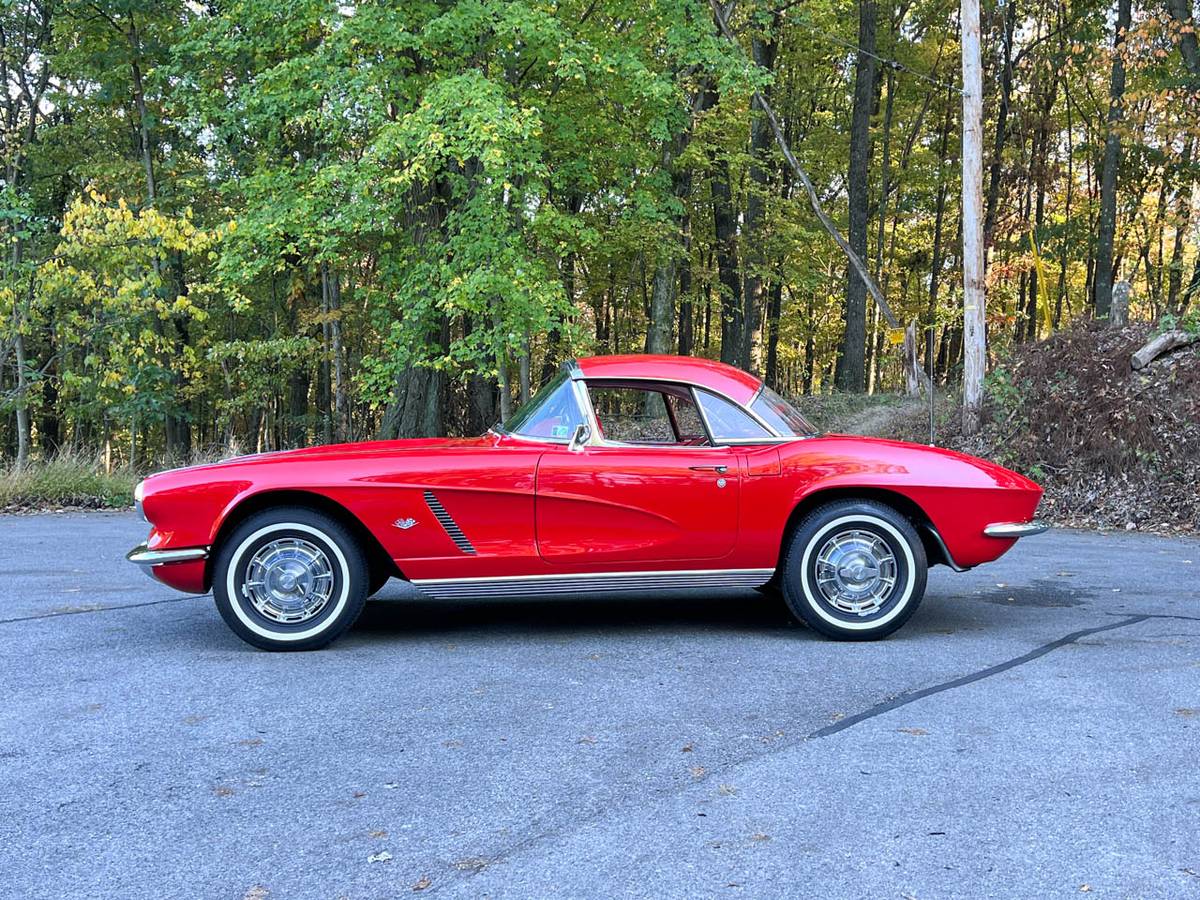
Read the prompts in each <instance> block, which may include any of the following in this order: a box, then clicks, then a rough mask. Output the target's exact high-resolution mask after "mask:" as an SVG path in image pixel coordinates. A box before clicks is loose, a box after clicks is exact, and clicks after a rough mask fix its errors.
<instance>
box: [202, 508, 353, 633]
mask: <svg viewBox="0 0 1200 900" xmlns="http://www.w3.org/2000/svg"><path fill="white" fill-rule="evenodd" d="M369 583H370V582H369V570H368V567H367V561H366V558H365V556H364V554H363V551H362V548H361V547H359V546H358V544H357V542H355V540H354V538H353V536H352V535H351V534H350V533H349V532H348V531H347V530H346V529H345V528H344V527H343V526H342V525H341V524H340V523H339V522H337V521H335V520H333V519H331V518H330V517H328V516H326V515H323V514H321V513H319V512H316V511H315V510H311V509H305V508H303V507H279V508H276V509H268V510H264V511H263V512H260V513H257V514H255V515H253V516H251V517H250V518H249V519H247V520H246V521H245V522H243V523H242V524H241V525H239V526H238V527H237V528H236V529H235V530H234V531H233V533H232V534H231V535H230V536H229V538H228V539H227V540H226V541H224V542H223V544H222V545H221V548H220V550H219V551H218V553H217V555H216V558H215V560H214V563H213V596H214V598H215V599H216V603H217V609H218V610H219V611H220V613H221V618H223V619H224V620H225V623H226V624H227V625H228V626H229V627H230V628H231V629H233V631H234V633H235V634H237V636H238V637H240V638H241V639H242V640H244V641H246V642H247V643H249V644H253V645H254V646H255V647H260V648H262V649H264V650H316V649H318V648H320V647H324V646H327V645H328V644H330V643H331V642H332V641H334V640H335V639H336V638H337V637H339V636H340V635H341V634H342V633H343V632H345V631H346V629H348V628H349V627H350V626H351V625H353V624H354V620H355V619H357V618H358V614H359V613H360V612H362V608H363V603H364V602H365V601H366V598H367V589H368V586H369Z"/></svg>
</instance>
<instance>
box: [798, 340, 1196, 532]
mask: <svg viewBox="0 0 1200 900" xmlns="http://www.w3.org/2000/svg"><path fill="white" fill-rule="evenodd" d="M1152 335H1153V329H1152V328H1151V326H1149V325H1146V324H1137V325H1131V326H1129V327H1127V328H1121V329H1112V328H1105V327H1102V326H1100V325H1095V324H1090V325H1086V326H1079V327H1075V328H1072V329H1069V330H1066V331H1062V332H1060V333H1058V334H1056V335H1054V336H1053V337H1051V338H1049V339H1047V340H1045V341H1040V342H1038V343H1036V344H1028V345H1024V346H1021V347H1018V348H1016V350H1014V351H1013V353H1012V354H1011V355H1010V357H1009V358H1008V359H1007V360H1004V361H1003V362H1002V363H1001V364H999V365H997V366H996V367H995V368H994V369H993V371H992V373H991V375H990V376H989V379H988V399H987V404H986V407H985V414H984V418H985V423H986V424H985V426H984V428H983V430H982V432H981V433H980V434H978V435H975V436H972V437H965V436H964V435H963V434H962V429H961V426H960V416H959V414H958V406H957V402H958V398H957V397H954V398H947V399H946V400H945V401H939V404H938V409H937V416H936V418H937V420H938V428H937V431H938V435H937V442H938V443H939V444H941V445H943V446H947V447H953V448H954V449H957V450H962V451H963V452H966V453H971V454H973V455H976V456H982V457H986V458H988V459H994V460H996V461H997V462H999V463H1001V464H1003V465H1006V466H1009V467H1010V468H1013V469H1016V470H1017V471H1019V472H1023V473H1025V474H1027V475H1029V476H1030V477H1031V478H1034V479H1035V480H1036V481H1038V482H1039V483H1040V484H1042V485H1043V486H1044V487H1045V488H1046V497H1045V500H1043V503H1042V508H1041V515H1043V516H1045V517H1046V518H1048V519H1050V520H1051V521H1053V522H1054V523H1056V524H1060V525H1075V526H1080V527H1088V528H1118V529H1138V530H1145V531H1158V532H1170V533H1173V532H1194V531H1200V343H1197V344H1192V345H1191V346H1189V347H1185V348H1183V349H1179V350H1176V351H1174V352H1172V353H1169V354H1166V355H1164V356H1162V357H1160V358H1159V359H1157V360H1156V361H1154V362H1153V363H1151V364H1150V365H1149V366H1148V367H1146V368H1145V369H1142V370H1140V371H1137V372H1135V371H1133V369H1132V368H1131V366H1130V357H1131V356H1132V355H1133V353H1134V352H1136V351H1137V350H1138V349H1139V348H1140V347H1141V346H1142V345H1143V344H1144V343H1145V342H1146V341H1147V340H1148V339H1149V338H1150V337H1151V336H1152ZM814 401H815V402H814ZM872 401H873V402H870V401H866V400H854V399H852V398H841V399H838V398H811V400H806V401H802V405H803V406H804V407H805V408H806V409H808V410H810V411H811V412H812V415H813V418H814V419H815V420H816V421H817V422H818V424H819V425H821V426H822V427H824V428H829V429H831V430H844V431H849V432H852V433H859V434H877V435H883V436H888V437H898V438H902V439H905V440H914V441H920V442H924V441H926V440H928V423H927V415H928V413H927V409H926V407H925V406H924V404H923V403H922V402H920V401H913V400H903V399H900V398H895V397H878V398H872Z"/></svg>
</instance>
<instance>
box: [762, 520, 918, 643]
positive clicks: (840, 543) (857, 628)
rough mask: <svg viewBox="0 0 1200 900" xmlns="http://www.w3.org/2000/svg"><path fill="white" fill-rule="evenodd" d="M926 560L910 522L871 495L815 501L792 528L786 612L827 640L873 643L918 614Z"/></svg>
mask: <svg viewBox="0 0 1200 900" xmlns="http://www.w3.org/2000/svg"><path fill="white" fill-rule="evenodd" d="M927 574H928V563H927V561H926V558H925V548H924V545H923V544H922V543H921V538H920V537H919V536H918V535H917V532H916V530H915V529H914V528H913V526H912V523H911V522H910V521H909V520H908V519H907V518H906V517H905V516H904V515H902V514H901V513H899V512H898V511H896V510H895V509H893V508H892V507H890V506H887V505H886V504H883V503H879V502H877V501H874V500H841V501H836V502H833V503H829V504H826V505H824V506H820V507H818V508H816V509H814V510H813V511H812V512H810V513H809V514H808V515H807V516H805V518H804V519H803V520H802V521H801V522H800V523H799V525H797V527H796V529H795V531H793V532H792V535H791V538H790V540H789V541H788V545H787V547H786V548H785V551H784V558H783V565H782V566H781V575H782V578H781V583H782V585H783V595H784V599H785V600H786V601H787V605H788V608H789V609H790V610H791V611H792V613H793V614H794V615H795V616H796V617H797V618H798V619H800V620H801V621H802V622H804V623H805V624H806V625H808V626H809V627H811V628H813V629H814V630H816V631H819V632H820V633H821V634H824V635H826V636H827V637H832V638H838V639H841V640H876V639H878V638H881V637H886V636H887V635H889V634H891V633H892V632H893V631H895V630H896V629H897V628H899V627H900V626H901V625H903V624H904V623H905V622H906V621H908V619H909V617H910V616H912V614H913V613H914V612H915V611H916V609H917V607H918V606H919V605H920V603H921V598H922V597H923V596H924V594H925V581H926V577H927Z"/></svg>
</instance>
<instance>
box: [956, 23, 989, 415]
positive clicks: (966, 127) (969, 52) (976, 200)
mask: <svg viewBox="0 0 1200 900" xmlns="http://www.w3.org/2000/svg"><path fill="white" fill-rule="evenodd" d="M961 2H962V6H961V13H960V15H961V20H962V75H963V125H962V130H963V155H962V162H963V173H962V235H963V432H964V433H965V434H974V433H975V432H977V431H978V430H979V424H980V410H981V408H982V406H983V376H984V372H985V370H986V369H987V335H986V330H985V323H986V317H985V306H984V303H985V298H984V265H983V64H982V61H981V58H980V50H979V0H961Z"/></svg>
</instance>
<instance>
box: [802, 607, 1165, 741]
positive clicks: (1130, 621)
mask: <svg viewBox="0 0 1200 900" xmlns="http://www.w3.org/2000/svg"><path fill="white" fill-rule="evenodd" d="M1149 618H1151V616H1149V615H1137V616H1129V617H1127V618H1125V619H1122V620H1121V621H1120V622H1112V623H1111V624H1108V625H1097V626H1096V627H1094V628H1084V629H1081V630H1080V631H1073V632H1071V633H1070V634H1068V635H1064V636H1063V637H1060V638H1059V639H1058V640H1056V641H1051V642H1050V643H1048V644H1042V646H1040V647H1037V648H1035V649H1033V650H1030V651H1029V652H1028V653H1024V654H1022V655H1021V656H1015V657H1013V658H1012V659H1009V660H1005V661H1004V662H1002V663H997V664H996V665H994V666H988V667H987V668H986V669H980V670H979V671H978V672H972V673H970V674H969V675H963V676H961V677H960V678H954V679H951V680H950V681H943V682H942V683H941V684H934V685H930V686H929V687H927V688H921V689H920V690H918V691H911V692H909V693H907V694H901V695H900V696H899V697H893V698H892V699H891V700H885V701H883V702H882V703H877V704H875V705H874V706H872V707H871V708H869V709H865V710H863V711H862V712H860V713H855V714H854V715H852V716H847V717H846V718H845V719H842V720H840V721H838V722H834V723H833V724H832V725H826V726H825V727H824V728H818V729H817V730H816V731H814V732H812V734H810V735H808V737H806V738H805V740H808V741H813V740H817V739H819V738H825V737H829V736H831V735H834V734H837V733H838V732H839V731H845V730H846V729H847V728H853V727H854V726H855V725H857V724H859V723H860V722H865V721H867V720H868V719H873V718H875V717H876V716H881V715H883V714H884V713H888V712H891V711H892V710H894V709H899V708H900V707H902V706H908V704H910V703H916V702H917V701H918V700H924V699H925V698H926V697H932V696H933V695H934V694H940V693H942V692H943V691H952V690H954V689H955V688H960V687H964V686H966V685H968V684H973V683H975V682H976V681H982V680H983V679H985V678H991V677H992V676H993V675H999V674H1000V673H1001V672H1007V671H1008V670H1009V669H1015V668H1016V667H1017V666H1023V665H1025V664H1026V663H1029V662H1033V661H1034V660H1035V659H1040V658H1041V657H1043V656H1045V655H1046V654H1047V653H1053V652H1054V651H1055V650H1057V649H1058V648H1060V647H1065V646H1067V645H1068V644H1074V643H1075V642H1076V641H1078V640H1080V639H1081V638H1085V637H1089V636H1091V635H1093V634H1099V633H1100V632H1102V631H1112V630H1113V629H1115V628H1125V627H1126V626H1129V625H1136V624H1137V623H1138V622H1145V621H1146V620H1147V619H1149Z"/></svg>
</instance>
